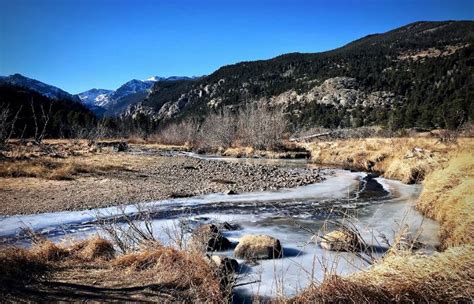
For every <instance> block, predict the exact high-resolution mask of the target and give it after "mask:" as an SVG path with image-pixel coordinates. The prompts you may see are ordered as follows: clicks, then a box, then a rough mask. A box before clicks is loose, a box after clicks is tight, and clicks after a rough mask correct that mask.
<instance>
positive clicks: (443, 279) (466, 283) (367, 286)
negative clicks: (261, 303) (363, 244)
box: [288, 246, 474, 303]
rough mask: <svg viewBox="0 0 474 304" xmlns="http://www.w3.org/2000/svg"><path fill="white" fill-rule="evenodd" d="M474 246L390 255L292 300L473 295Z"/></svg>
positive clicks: (438, 299)
mask: <svg viewBox="0 0 474 304" xmlns="http://www.w3.org/2000/svg"><path fill="white" fill-rule="evenodd" d="M473 255H474V247H473V246H463V247H454V248H450V249H449V250H447V251H445V252H442V253H436V254H434V255H432V256H420V255H416V254H408V255H389V256H387V257H386V258H384V259H383V260H382V261H381V262H379V263H378V264H375V265H374V266H373V267H372V268H370V269H369V270H367V271H362V272H359V273H357V274H355V275H352V276H349V277H347V278H341V277H338V276H335V275H330V276H328V277H327V278H326V279H325V280H324V282H323V283H322V284H321V285H318V286H316V285H315V286H312V287H311V288H309V289H307V290H306V291H305V292H303V293H301V294H300V295H298V296H296V297H295V298H293V299H291V300H289V301H288V302H289V303H454V302H463V301H464V302H470V299H472V296H473V295H474V290H473V285H472V278H473V275H474V271H473V269H474V263H473V259H472V257H473Z"/></svg>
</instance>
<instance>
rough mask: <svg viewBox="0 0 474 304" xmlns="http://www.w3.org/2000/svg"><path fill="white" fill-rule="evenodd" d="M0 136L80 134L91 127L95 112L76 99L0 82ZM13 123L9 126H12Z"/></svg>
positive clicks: (65, 135) (27, 136)
mask: <svg viewBox="0 0 474 304" xmlns="http://www.w3.org/2000/svg"><path fill="white" fill-rule="evenodd" d="M0 107H1V109H0V116H1V119H0V123H1V124H2V126H1V128H0V130H1V131H2V133H7V134H0V135H2V136H1V137H2V138H4V137H8V136H9V133H11V137H12V138H35V139H40V137H41V136H42V137H49V138H64V137H66V138H68V137H81V136H83V134H82V133H84V132H86V131H87V130H90V129H91V128H94V127H95V125H96V122H97V118H96V116H95V115H94V114H93V113H92V112H91V111H90V110H88V109H87V108H86V107H85V106H84V105H82V104H81V103H80V102H77V101H75V100H71V99H51V98H48V97H46V96H44V95H42V94H40V93H38V92H35V91H33V90H30V89H27V88H24V87H18V86H14V85H9V84H2V85H0ZM12 127H13V129H12Z"/></svg>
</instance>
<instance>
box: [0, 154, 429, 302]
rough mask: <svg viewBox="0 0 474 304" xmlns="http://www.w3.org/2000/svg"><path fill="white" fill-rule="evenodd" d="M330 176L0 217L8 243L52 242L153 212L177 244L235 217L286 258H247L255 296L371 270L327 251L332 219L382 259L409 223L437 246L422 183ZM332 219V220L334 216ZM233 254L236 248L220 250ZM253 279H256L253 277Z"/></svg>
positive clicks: (166, 239) (245, 268) (243, 279)
mask: <svg viewBox="0 0 474 304" xmlns="http://www.w3.org/2000/svg"><path fill="white" fill-rule="evenodd" d="M188 156H190V157H201V158H207V159H214V160H215V161H229V162H245V161H247V162H262V163H272V164H275V165H279V166H284V167H307V166H315V165H313V164H310V163H308V162H307V161H305V160H265V159H235V158H222V157H212V156H199V155H195V154H188ZM322 172H323V173H324V174H325V176H326V179H325V180H324V181H322V182H320V183H317V184H311V185H307V186H301V187H297V188H293V189H280V190H275V191H265V192H255V193H242V194H236V195H226V194H210V195H204V196H199V197H189V198H177V199H168V200H161V201H154V202H147V203H141V204H130V205H128V206H123V207H109V208H100V209H96V210H85V211H74V212H55V213H43V214H34V215H15V216H8V217H1V218H0V238H1V240H2V242H6V243H12V244H17V245H21V246H28V244H29V240H28V238H26V237H25V236H24V235H23V234H22V227H23V228H24V227H28V228H31V229H32V230H34V231H35V232H37V233H39V234H42V235H44V236H46V237H48V238H50V239H51V240H53V241H58V242H59V241H61V240H63V239H64V238H85V237H88V236H91V235H94V234H97V233H99V234H101V233H102V232H101V231H100V229H99V228H98V226H97V220H98V219H101V220H106V221H107V220H108V221H111V222H115V223H118V225H125V223H124V220H123V214H127V215H129V216H136V215H137V214H140V212H143V211H144V210H146V212H147V214H148V215H149V218H150V219H151V225H152V228H153V231H154V235H156V236H157V238H158V239H160V241H162V242H163V243H165V244H169V243H173V241H174V240H173V237H172V235H173V233H170V231H173V230H179V229H183V227H186V229H189V228H193V227H197V226H199V225H201V224H204V223H224V222H227V223H230V224H231V226H235V227H237V229H230V230H224V231H223V234H224V236H226V237H227V238H228V239H229V240H231V241H232V242H233V243H234V244H236V243H237V242H238V240H239V238H240V237H242V236H243V235H246V234H267V235H271V236H273V237H275V238H277V239H279V240H280V242H281V244H282V246H283V258H281V259H275V260H264V261H259V262H258V263H255V264H246V263H245V261H242V260H239V262H240V263H241V267H240V271H239V275H238V280H237V284H239V286H238V287H237V288H235V294H236V299H238V302H240V301H241V300H245V299H249V298H250V297H252V296H253V295H257V294H258V295H260V296H262V297H276V296H278V295H284V296H291V295H294V294H296V293H297V292H298V291H301V289H303V288H305V287H307V286H308V285H309V284H310V282H314V281H316V282H318V281H321V280H322V279H323V277H324V274H325V273H326V272H328V271H330V272H333V273H334V272H335V273H338V274H341V275H347V274H350V273H353V272H355V271H359V270H361V269H364V268H367V267H368V266H369V264H368V262H367V258H368V257H367V256H363V257H360V256H357V255H354V254H353V253H348V252H339V253H335V252H328V251H325V250H323V249H322V248H320V247H319V245H318V244H317V242H316V241H315V237H314V235H315V234H318V233H324V232H325V231H331V230H332V229H334V228H335V227H334V224H333V223H332V222H331V221H333V220H338V221H340V222H343V221H345V222H348V223H350V224H351V225H354V226H355V227H356V228H357V229H358V231H359V233H360V235H361V236H362V237H363V239H364V240H365V242H366V243H367V244H368V245H370V246H371V254H370V257H369V258H379V257H381V256H382V255H383V253H384V252H385V251H386V250H387V248H388V245H387V244H386V243H387V241H388V242H389V243H390V242H391V241H393V239H394V236H395V234H396V233H397V232H398V231H399V230H400V229H401V228H404V227H405V228H406V227H407V229H408V230H409V231H410V232H411V233H412V235H418V236H419V241H421V242H422V243H423V244H424V248H423V251H425V252H428V253H430V252H432V251H433V250H434V248H435V247H436V245H437V244H438V239H437V231H438V225H437V223H436V222H434V221H432V220H429V219H426V218H424V217H423V216H422V215H421V214H419V213H418V212H416V211H415V210H414V205H415V202H416V200H417V198H418V196H419V193H420V191H421V185H405V184H402V183H401V182H398V181H393V180H387V179H384V178H371V177H370V176H367V174H366V173H363V172H350V171H347V170H340V169H334V168H327V169H322ZM328 220H329V221H328ZM216 254H219V255H227V256H232V255H233V252H232V250H228V251H224V252H217V253H216ZM252 282H254V283H252Z"/></svg>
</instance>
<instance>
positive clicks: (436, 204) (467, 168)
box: [283, 139, 474, 303]
mask: <svg viewBox="0 0 474 304" xmlns="http://www.w3.org/2000/svg"><path fill="white" fill-rule="evenodd" d="M384 141H385V144H384ZM389 141H390V143H391V144H390V145H388V143H389ZM308 147H309V149H312V152H313V153H314V154H313V158H314V159H315V160H316V161H318V162H320V163H325V164H328V163H333V164H339V165H343V164H349V165H352V166H353V165H356V166H360V167H366V168H369V167H370V169H372V170H377V171H379V172H380V173H382V174H384V175H385V176H386V177H392V178H393V177H398V178H399V179H400V180H403V181H404V182H415V181H419V179H416V180H413V173H417V177H420V179H423V178H424V181H423V185H424V188H423V191H422V193H421V197H420V199H419V200H418V202H417V205H416V208H417V209H418V210H419V211H421V212H422V213H423V214H424V215H425V216H428V217H430V218H433V219H435V220H437V221H438V222H439V223H440V231H439V235H440V241H441V245H440V248H439V249H440V250H441V251H440V252H438V253H435V254H434V255H432V256H423V255H418V254H413V253H411V252H406V251H399V250H393V251H391V252H390V254H388V255H386V256H385V257H384V258H383V259H382V260H380V261H378V262H377V263H376V264H375V265H373V266H372V267H370V268H369V269H367V270H365V271H361V272H359V273H357V274H355V275H351V276H349V277H345V278H342V277H339V276H337V275H335V274H329V275H327V277H326V278H325V280H324V281H323V282H322V283H321V284H317V285H314V286H312V287H310V288H308V289H307V290H305V291H303V292H302V293H301V294H300V295H298V296H296V297H294V298H292V299H289V300H287V299H284V300H283V301H284V302H289V303H307V302H318V303H319V302H331V303H332V302H339V301H350V302H355V303H389V302H395V303H400V302H429V303H446V302H470V301H471V300H472V298H473V297H474V290H473V288H472V284H473V282H472V278H473V271H472V269H474V239H473V234H472V231H474V215H473V213H472V210H473V207H474V205H473V204H474V157H473V152H472V151H474V141H473V140H472V139H462V140H460V141H458V143H457V144H456V145H448V146H446V145H443V144H439V145H438V144H437V143H436V142H432V141H429V142H426V141H423V140H422V141H418V140H415V139H409V140H396V141H393V142H392V140H388V139H387V140H381V139H367V140H352V141H348V142H334V143H332V142H322V143H317V144H311V145H308ZM329 147H331V148H332V149H328V148H329ZM369 147H372V148H369ZM324 148H326V149H324ZM415 148H417V149H415ZM420 149H422V150H420ZM387 151H392V153H390V154H387V153H389V152H387ZM422 151H423V152H422ZM427 151H430V152H427ZM420 152H422V153H420ZM410 153H411V154H410ZM416 153H419V154H420V155H418V156H417V155H416ZM377 155H379V156H380V157H377ZM427 156H428V157H427ZM405 160H407V161H406V162H405ZM397 169H398V170H400V171H397ZM420 169H421V171H420ZM420 173H422V174H420Z"/></svg>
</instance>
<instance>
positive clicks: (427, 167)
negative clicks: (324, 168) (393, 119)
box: [302, 137, 474, 183]
mask: <svg viewBox="0 0 474 304" xmlns="http://www.w3.org/2000/svg"><path fill="white" fill-rule="evenodd" d="M302 145H303V146H304V147H305V148H306V149H308V150H309V151H311V158H312V160H313V161H314V162H316V163H320V164H324V165H336V166H343V167H348V168H353V169H357V170H364V171H373V172H377V173H380V174H383V175H384V176H385V177H387V178H391V179H397V180H400V181H402V182H404V183H416V182H421V181H422V180H423V179H424V178H425V177H426V175H427V174H429V173H430V172H432V171H433V170H435V169H437V168H439V167H440V166H441V165H442V164H443V163H445V162H446V161H447V160H448V159H449V156H448V153H450V152H452V151H456V150H458V149H459V147H464V146H470V147H474V140H473V139H471V138H461V139H459V140H458V143H457V144H450V143H442V142H440V141H439V140H437V139H435V138H412V137H409V138H365V139H348V140H334V141H318V142H315V143H307V144H302Z"/></svg>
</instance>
